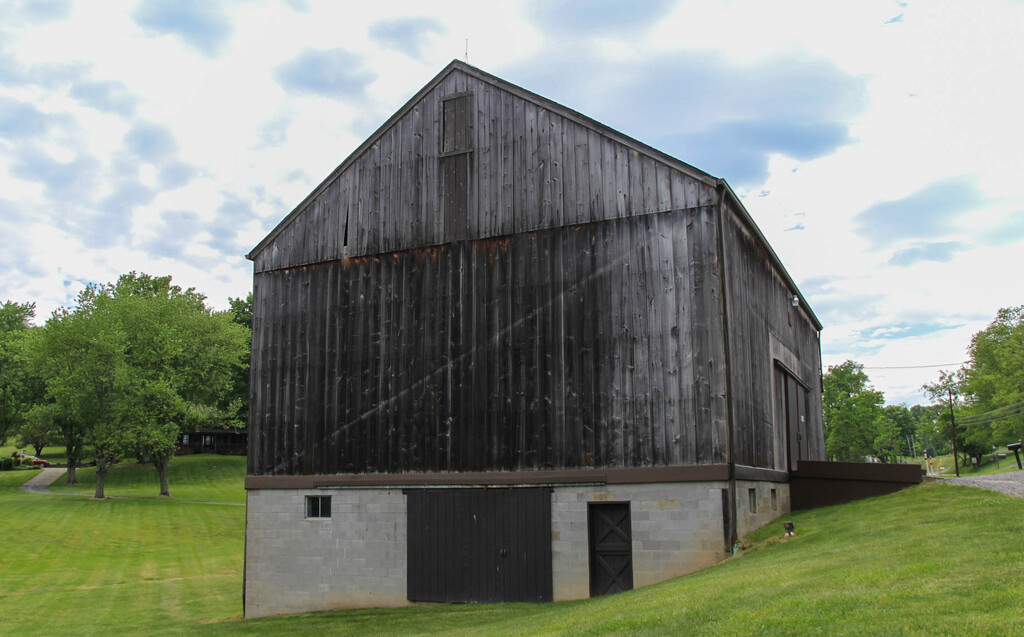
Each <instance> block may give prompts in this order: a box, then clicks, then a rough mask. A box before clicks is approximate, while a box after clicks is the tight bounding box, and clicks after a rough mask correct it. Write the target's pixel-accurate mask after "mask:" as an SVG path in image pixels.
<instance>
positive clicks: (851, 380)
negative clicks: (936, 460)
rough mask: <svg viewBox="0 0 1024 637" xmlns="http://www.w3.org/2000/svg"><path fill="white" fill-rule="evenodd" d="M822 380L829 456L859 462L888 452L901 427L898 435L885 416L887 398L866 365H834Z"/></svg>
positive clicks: (853, 363)
mask: <svg viewBox="0 0 1024 637" xmlns="http://www.w3.org/2000/svg"><path fill="white" fill-rule="evenodd" d="M822 380H823V385H824V392H823V394H822V403H823V407H824V416H825V451H826V453H827V454H828V456H829V457H830V458H834V459H836V460H848V461H859V460H863V459H864V457H865V456H872V455H875V456H879V457H882V456H884V455H886V454H888V453H889V451H890V449H891V447H892V444H893V440H894V439H895V438H896V437H898V430H895V432H896V433H895V434H894V429H895V426H894V425H892V421H891V420H887V419H885V417H884V411H883V410H882V404H883V403H884V402H885V397H884V396H883V395H882V393H881V392H879V391H876V390H875V389H874V388H873V387H871V385H870V384H869V380H868V376H867V374H865V373H864V366H863V365H861V364H860V363H856V362H854V361H849V360H848V361H845V362H843V363H841V364H839V365H832V366H830V367H829V368H828V371H827V372H826V373H825V375H824V378H823V379H822ZM876 429H877V430H876Z"/></svg>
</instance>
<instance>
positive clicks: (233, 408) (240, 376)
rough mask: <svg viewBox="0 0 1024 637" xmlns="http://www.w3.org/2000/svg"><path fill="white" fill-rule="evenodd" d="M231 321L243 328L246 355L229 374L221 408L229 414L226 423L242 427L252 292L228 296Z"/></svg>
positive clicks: (245, 423) (246, 396) (244, 423)
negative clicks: (241, 295) (238, 295)
mask: <svg viewBox="0 0 1024 637" xmlns="http://www.w3.org/2000/svg"><path fill="white" fill-rule="evenodd" d="M228 305H229V309H228V312H229V314H230V316H231V321H232V322H233V323H235V324H237V325H240V326H242V327H244V328H245V330H246V334H247V335H248V338H247V340H246V356H245V358H244V360H243V362H242V364H240V365H237V366H236V367H235V368H234V371H233V372H232V374H231V388H230V389H229V390H228V392H227V395H226V396H225V398H224V401H223V404H222V405H221V407H222V409H223V410H224V411H225V412H226V413H228V414H230V416H231V417H230V421H229V422H228V424H229V425H230V426H232V427H235V428H239V429H244V428H245V427H247V426H248V424H249V353H250V352H251V350H252V292H250V293H249V294H248V296H246V297H245V298H244V299H243V298H241V297H239V298H237V299H235V298H231V297H228Z"/></svg>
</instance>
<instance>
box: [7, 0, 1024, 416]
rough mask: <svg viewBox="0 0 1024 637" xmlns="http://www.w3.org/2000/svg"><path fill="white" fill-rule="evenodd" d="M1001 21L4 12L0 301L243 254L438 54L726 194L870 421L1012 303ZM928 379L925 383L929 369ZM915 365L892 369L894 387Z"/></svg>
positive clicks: (944, 14) (44, 302) (207, 273)
mask: <svg viewBox="0 0 1024 637" xmlns="http://www.w3.org/2000/svg"><path fill="white" fill-rule="evenodd" d="M1022 33H1024V3H1021V2H1011V1H989V0H975V1H972V2H941V1H937V0H927V1H925V0H921V1H917V2H915V1H913V0H910V1H907V2H902V1H894V0H878V1H874V0H868V1H858V2H846V3H836V2H820V1H808V2H799V1H794V2H782V1H773V2H763V1H759V0H753V1H749V2H747V1H734V2H712V1H711V0H697V1H695V2H689V1H684V2H668V1H655V2H646V3H640V2H635V3H634V2H614V1H609V0H598V1H594V2H586V3H585V2H540V1H537V2H523V3H516V2H510V1H504V2H500V3H499V2H495V3H490V2H484V1H481V0H478V1H468V2H442V1H438V2H430V3H425V2H422V1H421V0H417V1H415V2H404V1H401V0H389V1H388V2H361V3H347V2H346V3H342V2H335V1H332V0H325V1H323V2H318V1H317V0H308V1H306V0H280V1H270V0H268V1H266V2H258V1H241V0H237V1H231V0H225V1H217V0H169V1H167V0H125V1H112V0H104V1H103V2H71V1H70V0H41V1H35V2H33V1H29V0H23V1H18V0H0V244H2V249H0V300H4V299H10V300H15V301H19V302H24V301H35V302H36V303H37V306H38V314H39V317H38V318H39V319H40V320H43V319H45V318H46V317H47V316H48V315H49V313H50V312H51V311H52V310H53V309H54V308H55V307H57V306H58V305H61V304H67V303H69V302H70V301H71V300H72V299H73V298H74V296H75V295H76V294H77V292H78V291H79V290H81V289H82V287H83V286H85V285H86V284H88V283H90V282H106V281H111V280H113V279H115V278H116V277H117V275H118V274H120V273H123V272H127V271H130V270H139V271H143V272H147V273H150V274H170V275H172V276H173V277H174V279H175V281H176V282H177V283H178V284H180V285H183V286H194V287H196V288H198V289H199V290H200V291H202V292H204V293H205V294H207V296H208V297H209V298H210V300H211V302H212V304H213V305H215V306H217V307H221V308H223V307H226V302H227V298H228V297H229V296H244V295H245V294H246V293H247V292H248V291H249V290H250V289H251V272H252V270H251V264H250V263H249V262H248V261H246V260H245V259H244V257H243V255H244V254H245V253H246V252H248V250H249V249H250V248H252V247H253V246H254V245H255V244H256V243H257V242H259V240H260V239H262V238H263V236H264V235H265V234H266V233H267V232H268V231H269V230H270V229H271V228H273V227H274V226H275V225H276V224H277V222H278V221H279V220H280V219H281V218H282V217H284V216H285V215H286V214H287V213H288V212H289V211H290V210H291V209H292V208H293V207H294V206H295V205H296V204H297V203H298V202H299V201H301V200H302V198H303V197H304V196H305V195H306V194H308V192H309V191H310V190H311V189H312V188H313V187H314V186H315V185H316V184H318V183H319V182H320V181H321V180H322V179H323V178H324V177H325V176H326V175H327V174H328V173H329V172H330V171H331V170H332V169H333V168H334V167H335V166H336V165H337V164H339V163H340V162H341V161H342V160H343V159H344V158H345V157H346V156H347V155H348V154H349V153H350V152H351V151H352V150H353V149H354V148H355V147H356V146H357V145H358V144H359V143H360V142H361V141H362V140H363V139H365V138H366V137H367V136H368V135H369V134H370V133H371V132H372V131H373V130H375V129H376V128H377V126H379V125H380V124H381V123H382V122H383V121H384V120H385V119H387V117H388V116H389V115H390V114H391V113H393V112H394V111H395V110H397V109H398V108H399V107H400V106H401V105H402V104H403V103H404V102H405V101H406V100H407V99H408V98H409V97H410V96H411V95H412V94H413V93H415V92H416V91H417V90H418V89H419V88H420V87H421V86H422V85H423V84H425V83H426V82H427V81H428V80H429V79H430V78H431V77H433V76H434V75H435V74H436V73H437V72H438V71H440V70H441V68H443V67H444V66H445V65H446V64H447V63H448V62H449V61H451V60H452V59H453V58H459V59H462V58H463V57H464V56H465V54H466V48H467V40H468V55H469V62H470V63H471V64H473V65H475V66H478V67H480V68H482V69H483V70H485V71H488V72H491V73H494V74H496V75H498V76H500V77H503V78H505V79H507V80H509V81H511V82H514V83H516V84H519V85H521V86H523V87H525V88H527V89H530V90H532V91H534V92H537V93H540V94H541V95H544V96H546V97H549V98H552V99H554V100H556V101H558V102H561V103H563V104H565V105H567V106H569V107H572V108H575V109H576V110H579V111H581V112H583V113H585V114H587V115H590V116H592V117H594V118H595V119H598V120H599V121H602V122H604V123H605V124H608V125H609V126H612V127H613V128H616V129H618V130H620V131H622V132H624V133H626V134H629V135H631V136H633V137H636V138H637V139H639V140H641V141H644V142H646V143H648V144H650V145H652V146H654V147H656V148H658V149H660V150H663V151H665V152H667V153H669V154H671V155H674V156H676V157H678V158H680V159H682V160H684V161H686V162H689V163H691V164H693V165H695V166H697V167H699V168H702V169H704V170H705V171H707V172H709V173H711V174H713V175H715V176H720V177H724V178H725V179H726V180H728V181H729V182H730V184H732V186H733V188H734V189H735V190H736V191H737V192H738V193H739V194H740V195H741V196H742V197H743V199H744V202H745V204H746V206H747V208H748V210H749V211H750V212H751V214H752V215H753V217H754V219H755V220H756V221H757V223H758V224H759V225H760V227H761V229H762V230H763V231H764V233H765V234H766V235H767V237H768V239H769V241H770V242H771V243H772V245H773V246H774V247H775V249H776V252H778V254H779V255H780V256H781V258H782V260H783V261H784V262H785V264H786V266H787V268H788V269H789V271H790V273H791V274H792V276H793V277H794V279H796V281H797V283H798V284H799V285H800V288H801V290H802V291H803V292H804V294H805V295H806V296H807V298H808V300H809V302H810V304H811V306H812V308H813V309H814V311H815V312H816V313H817V314H818V316H819V317H820V319H821V321H822V323H823V324H824V325H825V329H824V331H823V332H822V350H823V357H824V360H825V363H826V364H830V363H837V362H841V361H843V360H845V359H847V358H853V359H855V360H857V361H859V362H862V363H863V364H865V365H866V366H867V367H868V372H869V374H870V376H871V378H872V379H873V381H874V383H875V385H876V386H877V387H878V388H879V389H882V390H883V391H884V392H885V393H886V397H887V399H888V401H889V402H891V403H898V402H907V403H908V404H913V403H915V402H919V401H922V400H923V399H922V398H921V397H920V396H919V394H918V387H919V386H920V385H921V383H923V382H926V381H930V380H933V379H934V378H936V377H937V373H938V369H939V368H938V367H935V366H936V365H944V364H949V363H957V362H959V361H962V360H964V359H965V348H966V346H967V344H968V342H969V339H970V336H971V334H973V333H974V332H976V331H978V330H979V329H982V328H983V327H984V326H985V325H986V324H987V323H988V322H989V321H991V319H992V318H993V317H994V315H995V312H996V310H997V309H998V308H1000V307H1005V306H1009V305H1017V304H1021V303H1024V282H1022V279H1024V275H1022V268H1021V266H1020V264H1021V262H1022V260H1024V151H1022V145H1024V118H1022V116H1021V112H1022V108H1024V100H1022V97H1024V88H1022V87H1024V37H1022ZM924 366H929V367H924ZM897 367H899V368H907V367H910V368H911V369H892V368H897Z"/></svg>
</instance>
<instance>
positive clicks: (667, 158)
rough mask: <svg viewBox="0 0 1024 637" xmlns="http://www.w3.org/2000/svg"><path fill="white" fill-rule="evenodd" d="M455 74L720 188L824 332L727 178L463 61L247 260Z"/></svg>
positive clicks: (375, 135) (425, 91) (311, 195)
mask: <svg viewBox="0 0 1024 637" xmlns="http://www.w3.org/2000/svg"><path fill="white" fill-rule="evenodd" d="M455 71H460V72H462V73H465V74H467V75H469V76H471V77H473V78H476V79H477V80H479V81H481V82H484V83H487V84H490V85H492V86H494V87H496V88H498V89H500V90H502V91H506V92H508V93H511V94H512V95H515V96H516V97H518V98H520V99H523V100H526V101H528V102H531V103H533V104H535V105H536V106H538V107H541V108H544V109H546V110H548V111H550V112H552V113H556V114H558V115H560V116H562V117H564V118H566V119H568V120H571V121H573V122H575V123H576V124H578V125H580V126H583V127H585V128H588V129H590V130H593V131H595V132H596V133H598V134H600V135H602V136H605V137H608V138H610V139H613V140H615V141H616V142H618V143H620V144H623V145H624V146H626V147H628V148H631V149H633V150H635V151H637V152H638V153H640V154H642V155H645V156H647V157H650V158H651V159H653V160H655V161H657V162H660V163H662V164H665V165H667V166H670V167H672V168H674V169H676V170H678V171H680V172H681V173H683V174H685V175H687V176H688V177H690V178H692V179H694V180H696V181H698V182H701V183H703V184H705V185H707V186H710V187H712V188H716V189H718V190H719V191H720V192H722V193H723V195H724V196H728V197H729V198H730V199H732V200H733V202H734V203H735V209H736V210H738V212H739V216H740V219H741V221H742V222H743V224H744V225H745V226H746V227H747V229H748V230H749V231H750V232H751V233H752V234H754V235H755V236H756V237H757V239H758V240H759V241H760V242H761V243H762V244H763V246H764V247H765V249H766V250H767V252H768V255H769V257H770V258H771V260H772V261H773V262H774V263H775V265H776V266H777V268H778V272H779V274H780V276H781V277H782V278H783V280H784V281H785V282H786V283H787V284H788V285H789V287H790V288H791V289H792V290H794V291H795V293H796V294H797V295H798V296H799V297H800V301H801V305H802V306H803V308H802V309H803V310H804V311H805V312H806V313H807V314H808V316H809V317H810V319H811V321H812V322H813V323H814V324H815V326H816V327H817V329H819V330H820V329H821V323H820V321H818V318H817V316H815V315H814V312H813V311H812V310H811V308H810V305H809V304H807V302H806V299H804V297H803V295H802V293H801V292H800V290H799V288H797V285H796V283H795V282H794V281H793V279H792V278H791V277H790V275H789V273H788V272H787V271H786V268H785V266H783V264H782V260H781V259H779V257H778V255H777V254H776V253H775V250H774V249H773V248H772V247H771V245H770V244H769V243H768V241H767V239H766V238H765V236H764V234H763V233H762V232H761V230H760V228H758V227H757V224H756V223H755V222H754V220H753V218H752V217H751V216H750V213H749V212H747V210H746V207H745V206H744V205H743V203H742V201H741V200H740V198H739V197H738V196H737V195H736V194H735V192H734V191H733V190H732V188H731V187H730V186H729V184H728V183H727V182H726V181H725V180H724V179H720V178H717V177H714V176H712V175H710V174H708V173H706V172H704V171H702V170H700V169H698V168H695V167H694V166H691V165H690V164H687V163H686V162H684V161H681V160H679V159H676V158H675V157H672V156H671V155H668V154H666V153H663V152H662V151H660V150H658V149H656V148H653V147H651V146H649V145H647V144H645V143H643V142H641V141H638V140H636V139H634V138H632V137H630V136H628V135H626V134H624V133H621V132H619V131H617V130H615V129H613V128H611V127H609V126H606V125H605V124H602V123H601V122H598V121H597V120H595V119H592V118H590V117H587V116H586V115H584V114H582V113H580V112H578V111H575V110H573V109H571V108H569V107H567V106H564V105H562V104H559V103H558V102H555V101H552V100H550V99H548V98H546V97H543V96H541V95H538V94H536V93H533V92H531V91H528V90H526V89H524V88H522V87H520V86H518V85H516V84H513V83H511V82H508V81H506V80H503V79H501V78H499V77H497V76H494V75H491V74H490V73H487V72H485V71H482V70H480V69H478V68H476V67H475V66H471V65H469V64H467V63H465V62H462V61H460V60H452V61H451V62H450V63H449V64H448V65H447V66H445V67H444V69H442V70H441V72H440V73H438V74H437V75H435V76H434V78H433V79H431V80H430V81H429V82H428V83H427V84H426V85H425V86H423V88H421V89H420V90H419V91H417V92H416V94H415V95H413V96H412V97H411V98H409V100H408V101H407V102H406V103H405V104H404V105H403V106H402V107H401V108H400V109H398V110H397V111H396V112H395V113H394V114H393V115H392V116H391V117H389V118H388V119H387V121H385V122H384V123H383V124H381V125H380V127H379V128H377V130H376V131H374V133H373V134H372V135H370V136H369V137H368V138H367V139H366V140H365V141H364V142H363V143H362V144H360V145H359V146H358V147H357V148H356V149H355V150H354V151H352V153H351V154H350V155H349V156H348V157H346V158H345V160H344V161H342V162H341V164H339V165H338V167H337V168H335V169H334V170H333V171H331V173H330V174H329V175H328V176H327V177H326V178H325V179H324V180H323V181H322V182H320V184H319V185H318V186H317V187H316V188H314V189H313V191H312V192H310V193H309V195H307V196H306V198H305V199H303V200H302V201H301V202H300V203H299V205H297V206H296V207H295V208H294V209H293V210H292V211H291V212H290V213H289V214H288V215H287V216H286V217H285V218H284V219H282V220H281V222H280V223H278V224H277V226H276V227H275V228H274V229H273V230H271V231H270V233H269V234H268V235H267V236H266V237H264V239H263V240H262V241H260V242H259V244H257V245H256V246H255V247H254V248H253V249H252V250H251V251H250V252H249V253H248V254H247V255H246V258H247V259H249V260H255V258H256V256H257V255H259V254H260V253H261V252H262V251H263V250H264V249H265V248H267V247H268V246H269V245H271V244H272V243H273V242H274V240H275V239H276V238H277V237H278V235H280V234H281V233H282V232H283V231H284V230H285V229H287V228H288V227H289V226H290V225H291V224H292V223H293V222H294V221H295V220H296V219H297V218H298V217H299V216H300V215H301V214H302V213H303V212H304V211H305V210H306V209H307V208H308V207H309V205H310V204H311V203H313V202H314V201H316V199H317V197H318V196H319V195H320V194H321V193H322V192H323V191H324V190H325V189H326V188H327V187H329V186H330V185H331V184H332V183H333V182H334V181H335V180H336V179H337V178H338V176H339V175H340V174H342V173H343V172H345V171H346V170H347V169H348V168H349V167H350V166H352V165H353V164H354V163H355V162H356V160H358V159H359V158H360V157H361V156H362V155H363V154H364V153H366V151H367V150H368V149H370V148H372V147H373V145H374V144H376V143H378V141H379V140H380V139H381V137H382V136H383V135H384V134H385V133H386V132H387V131H388V130H389V129H390V128H391V127H392V126H394V125H395V124H396V123H397V122H398V121H399V120H401V119H402V118H403V117H405V116H406V115H407V114H408V113H409V112H410V111H412V110H413V108H415V106H416V105H417V104H418V103H419V102H420V101H421V100H423V99H424V97H425V96H427V95H428V94H429V93H430V92H431V91H433V90H434V89H435V88H436V87H438V85H440V84H441V83H442V82H443V81H444V80H445V78H447V77H448V76H449V75H451V74H452V73H453V72H455Z"/></svg>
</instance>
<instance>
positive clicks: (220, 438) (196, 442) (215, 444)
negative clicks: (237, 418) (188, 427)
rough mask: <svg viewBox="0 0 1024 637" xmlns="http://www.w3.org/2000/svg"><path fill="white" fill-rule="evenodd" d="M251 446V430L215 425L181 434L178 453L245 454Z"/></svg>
mask: <svg viewBox="0 0 1024 637" xmlns="http://www.w3.org/2000/svg"><path fill="white" fill-rule="evenodd" d="M248 446H249V432H248V431H247V430H245V429H231V428H227V427H214V428H208V429H201V430H199V431H190V432H188V433H183V434H181V437H180V438H179V439H178V451H177V453H176V455H179V456H184V455H189V454H194V453H217V454H221V455H226V456H244V455H245V452H246V450H247V449H248Z"/></svg>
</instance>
